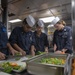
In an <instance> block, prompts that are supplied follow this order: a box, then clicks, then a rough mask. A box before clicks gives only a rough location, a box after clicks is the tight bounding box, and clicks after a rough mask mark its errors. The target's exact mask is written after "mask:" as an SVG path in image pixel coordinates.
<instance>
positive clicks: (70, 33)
mask: <svg viewBox="0 0 75 75" xmlns="http://www.w3.org/2000/svg"><path fill="white" fill-rule="evenodd" d="M67 35H68V36H67V39H66V45H65V47H64V49H69V50H70V49H72V29H69V31H68V34H67Z"/></svg>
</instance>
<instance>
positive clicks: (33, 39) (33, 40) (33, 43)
mask: <svg viewBox="0 0 75 75" xmlns="http://www.w3.org/2000/svg"><path fill="white" fill-rule="evenodd" d="M31 45H35V36H34V33H32V43H31Z"/></svg>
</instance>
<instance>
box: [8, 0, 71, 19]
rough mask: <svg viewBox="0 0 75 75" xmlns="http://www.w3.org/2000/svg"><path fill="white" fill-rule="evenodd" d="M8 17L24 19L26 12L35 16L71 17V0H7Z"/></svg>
mask: <svg viewBox="0 0 75 75" xmlns="http://www.w3.org/2000/svg"><path fill="white" fill-rule="evenodd" d="M8 10H9V14H10V13H13V14H15V15H14V16H11V17H9V19H14V18H21V19H24V18H25V17H26V16H27V15H28V14H31V15H32V16H34V17H35V18H40V17H49V16H59V17H60V18H62V19H64V20H68V19H71V0H8Z"/></svg>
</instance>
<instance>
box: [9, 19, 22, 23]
mask: <svg viewBox="0 0 75 75" xmlns="http://www.w3.org/2000/svg"><path fill="white" fill-rule="evenodd" d="M21 21H22V20H20V19H14V20H10V21H8V22H10V23H16V22H21Z"/></svg>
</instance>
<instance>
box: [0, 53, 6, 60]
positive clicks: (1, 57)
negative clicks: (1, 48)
mask: <svg viewBox="0 0 75 75" xmlns="http://www.w3.org/2000/svg"><path fill="white" fill-rule="evenodd" d="M3 59H5V54H3V53H2V52H0V60H3Z"/></svg>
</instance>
